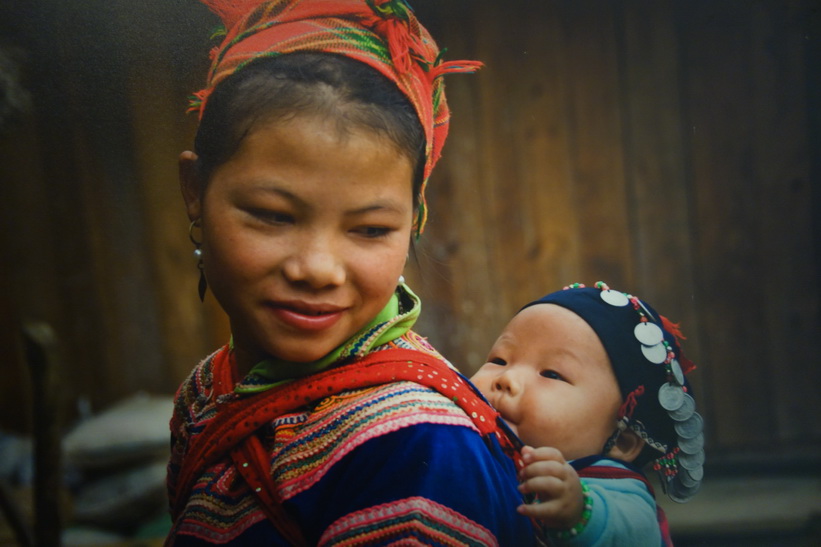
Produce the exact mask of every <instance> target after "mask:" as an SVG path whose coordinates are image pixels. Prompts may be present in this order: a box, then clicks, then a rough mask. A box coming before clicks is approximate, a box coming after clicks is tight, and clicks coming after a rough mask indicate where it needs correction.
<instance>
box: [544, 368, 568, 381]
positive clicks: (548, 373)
mask: <svg viewBox="0 0 821 547" xmlns="http://www.w3.org/2000/svg"><path fill="white" fill-rule="evenodd" d="M539 375H540V376H542V377H544V378H549V379H551V380H564V378H563V377H562V375H561V374H559V373H558V372H556V371H555V370H543V371H541V372H540V373H539Z"/></svg>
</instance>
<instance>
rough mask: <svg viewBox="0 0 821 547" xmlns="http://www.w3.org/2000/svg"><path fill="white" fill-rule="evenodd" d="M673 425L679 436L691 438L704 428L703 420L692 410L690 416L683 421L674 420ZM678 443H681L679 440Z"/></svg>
mask: <svg viewBox="0 0 821 547" xmlns="http://www.w3.org/2000/svg"><path fill="white" fill-rule="evenodd" d="M673 427H675V429H676V433H678V436H679V437H681V438H683V439H693V438H695V437H696V436H698V434H699V433H701V431H702V430H703V429H704V420H703V419H702V418H701V415H700V414H699V413H698V412H693V415H692V416H690V417H689V418H687V419H686V420H685V421H683V422H676V423H675V424H674V426H673ZM679 444H681V440H679Z"/></svg>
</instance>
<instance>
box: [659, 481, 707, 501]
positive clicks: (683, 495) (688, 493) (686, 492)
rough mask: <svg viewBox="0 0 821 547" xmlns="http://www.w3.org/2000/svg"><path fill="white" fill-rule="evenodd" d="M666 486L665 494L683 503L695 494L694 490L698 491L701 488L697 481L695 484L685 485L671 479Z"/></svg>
mask: <svg viewBox="0 0 821 547" xmlns="http://www.w3.org/2000/svg"><path fill="white" fill-rule="evenodd" d="M667 488H668V489H667V494H668V495H669V496H670V499H672V500H673V501H676V502H678V503H684V502H685V501H687V500H689V499H690V498H692V497H693V496H694V495H695V494H696V492H698V491H699V489H700V488H701V483H698V484H696V485H695V486H690V487H687V486H684V485H683V484H680V483H677V482H676V481H673V482H671V483H670V485H669V486H668V487H667Z"/></svg>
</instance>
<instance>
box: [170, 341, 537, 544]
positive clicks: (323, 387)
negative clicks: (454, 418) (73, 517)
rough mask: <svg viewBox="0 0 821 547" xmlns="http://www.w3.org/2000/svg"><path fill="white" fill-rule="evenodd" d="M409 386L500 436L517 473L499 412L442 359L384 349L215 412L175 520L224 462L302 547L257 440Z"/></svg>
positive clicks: (222, 374) (194, 452) (224, 380)
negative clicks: (270, 428)
mask: <svg viewBox="0 0 821 547" xmlns="http://www.w3.org/2000/svg"><path fill="white" fill-rule="evenodd" d="M229 359H230V357H229V352H228V351H221V352H219V353H217V354H216V355H215V356H214V358H213V360H212V366H213V375H214V394H213V396H214V398H215V399H216V398H217V397H219V396H220V395H224V394H225V393H228V392H230V391H231V390H232V389H233V382H232V381H231V367H230V360H229ZM399 381H409V382H414V383H417V384H421V385H423V386H426V387H429V388H432V389H434V390H436V391H438V392H439V393H441V394H442V395H444V396H446V397H448V398H449V399H451V400H452V401H453V402H454V403H456V404H457V405H459V407H461V408H462V409H463V410H464V411H465V413H466V414H467V415H468V416H469V417H470V418H471V420H472V421H473V423H474V425H475V426H476V428H477V429H478V430H479V431H480V433H481V434H482V436H487V435H495V436H496V437H497V438H498V440H499V443H500V444H501V446H502V448H503V449H504V451H505V453H507V454H508V455H509V456H510V457H511V458H512V459H513V461H514V464H515V465H516V467H517V468H519V467H520V466H521V458H520V455H519V452H518V450H517V448H516V447H514V445H513V443H512V441H511V440H510V438H509V437H508V436H507V435H506V434H505V432H504V431H503V430H502V429H501V427H500V426H499V424H498V422H497V418H498V412H496V411H495V410H494V409H493V408H492V407H491V406H490V405H488V404H487V403H486V402H485V401H484V400H483V399H482V398H481V397H480V396H479V395H478V394H477V393H476V392H475V391H474V389H473V388H472V387H471V386H470V385H468V384H467V383H466V382H465V380H464V379H463V377H462V376H461V375H460V374H459V373H458V372H456V371H455V370H453V369H452V368H451V367H449V366H448V365H447V364H446V363H444V362H443V361H442V360H441V359H437V358H436V357H434V356H432V355H429V354H427V353H423V352H421V351H416V350H410V349H394V348H391V349H385V350H381V351H377V352H374V353H371V354H369V355H367V356H365V357H364V358H362V359H361V360H358V361H354V362H352V363H349V364H347V365H343V366H339V367H335V368H332V369H328V370H325V371H322V372H319V373H317V374H313V375H311V376H307V377H305V378H300V379H298V380H294V381H293V382H290V383H288V384H285V385H282V386H279V387H275V388H272V389H269V390H267V391H264V392H261V393H258V394H256V395H251V396H248V397H243V398H240V399H235V400H232V401H229V402H227V403H224V404H219V403H218V405H217V413H216V415H215V416H214V418H213V419H212V420H211V421H210V422H208V423H207V424H206V425H205V428H204V430H203V431H202V432H200V433H199V434H197V435H196V436H194V437H193V438H191V440H190V444H189V445H188V447H187V451H186V455H185V459H184V460H183V464H182V468H181V469H180V474H179V478H178V488H177V490H176V496H175V498H174V499H172V500H171V508H172V511H171V512H172V518H173V519H174V520H176V519H177V518H178V517H179V516H180V514H182V511H183V509H184V508H185V504H186V502H187V500H188V497H189V496H190V494H191V490H192V488H193V486H194V484H195V482H196V481H197V479H198V478H199V477H200V476H201V475H202V473H203V472H204V471H205V470H206V469H207V468H208V467H210V466H211V465H213V464H214V463H216V462H218V461H220V460H221V459H223V458H225V457H226V456H229V455H230V457H231V459H232V460H233V461H234V464H235V465H236V468H237V470H238V471H239V472H240V474H241V475H242V476H243V478H244V479H245V480H246V482H247V483H248V484H249V486H251V488H252V490H254V491H255V492H256V494H257V495H258V496H259V498H260V502H261V505H262V507H263V509H265V511H266V512H267V513H268V517H269V518H270V519H271V521H272V522H273V523H274V524H275V525H276V526H277V528H278V529H279V530H280V532H281V533H283V534H284V535H285V536H286V538H289V540H290V541H291V543H292V544H293V545H304V544H305V543H304V540H303V539H302V537H301V534H300V533H299V530H297V529H296V527H295V525H294V523H293V522H292V521H290V519H288V517H287V516H286V515H285V514H284V513H283V512H282V510H281V503H280V500H279V498H278V495H277V493H276V489H275V485H274V484H273V479H272V478H271V475H270V461H269V455H268V453H267V451H265V449H264V448H263V446H262V443H261V442H260V441H259V438H258V437H257V436H256V435H254V433H255V432H256V431H257V430H258V429H259V428H261V427H263V426H264V425H266V424H268V423H270V422H271V421H273V420H274V419H276V418H277V417H279V416H281V415H283V414H286V413H288V412H292V411H294V410H297V409H298V408H300V407H302V406H305V405H308V404H311V403H313V402H315V401H318V400H320V399H323V398H325V397H328V396H330V395H333V394H335V393H340V392H343V391H347V390H352V389H360V388H365V387H371V386H377V385H382V384H390V383H393V382H399Z"/></svg>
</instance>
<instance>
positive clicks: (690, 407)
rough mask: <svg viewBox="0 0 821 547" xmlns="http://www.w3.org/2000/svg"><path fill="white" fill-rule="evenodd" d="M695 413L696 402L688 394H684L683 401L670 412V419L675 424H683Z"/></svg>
mask: <svg viewBox="0 0 821 547" xmlns="http://www.w3.org/2000/svg"><path fill="white" fill-rule="evenodd" d="M695 411H696V401H695V399H693V398H692V397H691V396H690V394H689V393H685V394H684V399H683V401H682V404H681V406H680V407H678V408H677V409H675V410H671V411H670V417H671V418H672V419H674V420H675V421H677V422H683V421H685V420H687V419H688V418H689V417H690V416H692V415H693V412H695Z"/></svg>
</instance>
